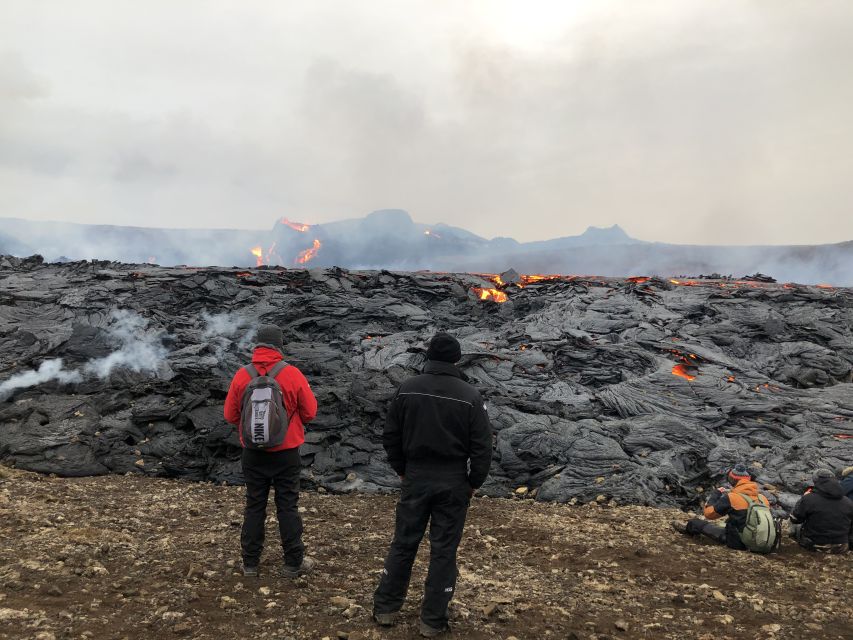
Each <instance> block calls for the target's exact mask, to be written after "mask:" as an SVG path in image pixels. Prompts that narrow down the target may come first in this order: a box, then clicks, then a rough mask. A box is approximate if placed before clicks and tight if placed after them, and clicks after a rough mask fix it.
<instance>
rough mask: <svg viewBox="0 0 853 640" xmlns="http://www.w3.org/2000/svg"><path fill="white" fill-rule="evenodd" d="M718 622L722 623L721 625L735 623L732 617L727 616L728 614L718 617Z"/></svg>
mask: <svg viewBox="0 0 853 640" xmlns="http://www.w3.org/2000/svg"><path fill="white" fill-rule="evenodd" d="M719 620H720V622H722V623H723V624H732V623H733V622H734V621H735V619H734V618H733V617H732V616H730V615H728V614H725V615H722V616H720V617H719Z"/></svg>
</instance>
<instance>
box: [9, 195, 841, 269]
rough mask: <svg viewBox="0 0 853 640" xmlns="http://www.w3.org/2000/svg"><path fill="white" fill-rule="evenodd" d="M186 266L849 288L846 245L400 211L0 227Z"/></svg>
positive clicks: (75, 252)
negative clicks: (697, 237)
mask: <svg viewBox="0 0 853 640" xmlns="http://www.w3.org/2000/svg"><path fill="white" fill-rule="evenodd" d="M3 253H8V254H12V255H19V256H20V255H30V254H34V253H38V254H41V255H42V256H44V257H45V259H47V260H48V261H55V260H57V259H60V258H62V259H71V260H79V259H106V260H119V261H123V262H135V263H142V262H155V263H157V264H162V265H174V264H187V265H195V266H209V265H220V266H246V267H249V266H259V265H270V266H285V267H293V266H306V267H311V266H318V267H331V266H339V267H345V268H351V269H392V270H409V271H414V270H434V271H473V272H500V271H503V270H504V269H506V268H508V267H514V268H515V269H516V270H518V271H521V272H524V273H563V274H571V273H578V274H586V275H604V276H627V275H637V274H640V275H648V274H657V275H663V276H670V275H682V274H690V275H698V274H700V273H714V272H716V273H722V274H733V275H735V276H736V277H737V276H742V275H745V274H750V273H755V272H756V271H761V272H763V273H769V274H771V275H773V276H775V277H776V278H777V279H780V280H785V281H797V282H806V283H807V282H811V283H818V282H830V283H833V284H838V285H845V286H847V285H853V242H843V243H838V244H829V245H815V246H754V247H740V246H738V247H726V246H702V245H676V244H666V243H656V242H647V241H643V240H637V239H636V238H632V237H631V236H630V235H629V234H628V233H627V232H626V231H625V230H624V229H622V228H621V227H620V226H619V225H616V224H614V225H612V226H609V227H595V226H590V227H588V228H587V229H586V231H584V232H583V233H582V234H579V235H576V236H564V237H558V238H553V239H550V240H538V241H533V242H519V241H517V240H515V239H513V238H507V237H496V238H492V239H487V238H483V237H481V236H478V235H477V234H474V233H472V232H470V231H468V230H466V229H463V228H460V227H455V226H451V225H448V224H443V223H439V224H433V225H430V224H424V223H418V222H415V221H414V220H413V219H412V217H411V215H409V213H408V212H406V211H404V210H402V209H382V210H379V211H374V212H373V213H370V214H368V215H367V216H364V217H361V218H350V219H346V220H338V221H334V222H329V223H324V224H317V225H309V224H304V223H302V222H296V221H291V220H288V219H287V218H281V219H279V220H277V221H276V222H275V224H274V225H273V227H272V229H271V230H270V231H253V230H240V229H157V228H143V227H121V226H111V225H85V224H75V223H67V222H44V221H30V220H22V219H18V218H0V254H3Z"/></svg>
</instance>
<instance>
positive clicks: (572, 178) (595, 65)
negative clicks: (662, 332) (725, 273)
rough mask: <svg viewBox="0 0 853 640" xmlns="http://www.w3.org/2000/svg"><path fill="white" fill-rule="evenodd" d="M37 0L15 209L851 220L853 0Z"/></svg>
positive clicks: (743, 228)
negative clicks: (289, 0) (67, 0)
mask: <svg viewBox="0 0 853 640" xmlns="http://www.w3.org/2000/svg"><path fill="white" fill-rule="evenodd" d="M293 4H295V3H293ZM40 6H41V5H40V3H38V2H28V3H23V2H21V3H18V4H17V5H14V4H13V7H12V8H11V9H10V10H9V11H8V13H9V16H10V19H9V20H7V21H5V22H4V25H5V26H0V41H2V42H4V46H5V47H8V48H9V51H8V52H7V53H4V54H2V55H0V116H3V117H2V118H0V215H14V216H22V217H33V218H42V219H45V218H47V219H61V220H74V221H80V222H113V223H120V224H137V225H163V226H181V227H187V226H212V227H223V226H225V227H227V226H237V227H253V228H268V227H270V226H271V224H272V221H273V220H274V219H275V218H276V217H279V216H282V215H286V216H288V217H290V218H291V219H297V220H305V221H307V222H325V221H330V220H333V219H337V218H341V217H352V216H358V215H362V214H364V213H366V212H368V211H370V210H373V209H377V208H381V207H391V206H395V207H403V208H406V209H408V210H409V211H411V212H412V214H413V215H414V217H415V218H416V219H418V220H421V221H424V222H438V221H444V222H448V223H451V224H455V225H459V226H464V227H467V228H469V229H471V230H472V231H475V232H477V233H479V234H481V235H484V236H496V235H502V236H506V235H510V236H515V237H517V238H519V239H523V240H530V239H537V238H545V237H553V236H559V235H569V234H573V233H577V232H579V231H582V230H583V229H584V228H585V227H586V226H587V225H590V224H597V225H609V224H612V223H619V224H620V225H622V226H623V227H624V228H625V229H627V230H628V231H629V232H630V233H631V234H632V235H634V236H636V237H640V238H643V239H648V240H661V241H669V242H684V243H735V244H762V243H817V242H834V241H838V240H844V239H851V238H853V217H852V216H850V215H849V211H848V208H849V205H848V201H849V198H848V195H847V186H846V185H847V182H848V178H847V173H848V169H847V168H848V167H849V166H850V164H851V161H853V123H851V122H850V120H849V116H848V114H849V111H850V108H851V103H853V81H851V80H850V78H853V73H851V72H853V41H851V39H850V38H849V37H848V34H849V30H850V27H851V26H853V5H850V4H849V3H847V2H841V1H828V0H827V1H825V2H819V3H814V2H805V1H795V0H791V1H779V2H774V3H772V4H770V3H765V2H759V1H757V0H756V1H755V2H741V1H734V0H728V1H723V2H712V1H710V0H707V1H702V0H695V1H693V2H683V1H681V0H659V1H657V2H648V3H645V2H644V3H635V2H630V1H628V0H623V1H615V0H614V1H610V2H607V1H602V2H589V3H583V2H580V3H574V4H570V3H557V2H554V3H548V2H543V3H542V4H541V5H535V4H529V3H527V4H524V3H513V2H509V1H507V2H489V3H485V2H471V3H450V2H440V3H435V2H405V3H400V2H390V1H382V2H380V1H379V0H377V1H376V2H371V3H369V4H363V3H346V2H332V1H330V0H329V1H325V0H324V1H318V2H316V3H310V7H309V6H304V7H295V6H277V5H276V6H271V5H269V4H268V3H260V2H258V3H241V4H240V5H236V4H235V5H223V6H220V7H219V8H217V9H214V8H211V7H210V5H209V4H207V3H195V2H187V3H181V5H180V6H176V5H175V4H174V3H165V2H160V3H158V2H153V3H147V4H146V5H145V6H144V7H142V6H141V5H132V4H127V3H114V2H96V1H94V0H93V1H90V2H88V3H86V4H85V5H83V6H84V8H83V9H81V8H80V7H79V6H75V7H73V8H72V7H63V8H57V7H56V5H52V7H54V8H53V9H52V11H51V12H50V14H49V15H50V18H48V17H46V15H48V14H46V13H45V12H43V11H39V7H40ZM522 6H523V7H525V8H523V9H522V8H520V7H522ZM570 6H575V7H578V8H577V9H576V10H574V9H573V10H572V11H574V13H569V9H567V8H566V7H570ZM537 7H538V8H537ZM537 11H539V12H545V13H543V15H542V16H539V15H538V14H537V13H536V12H537ZM548 11H551V12H553V19H552V20H549V19H548V14H547V12H548ZM190 26H192V28H190ZM2 121H5V123H6V124H5V125H4V124H3V122H2Z"/></svg>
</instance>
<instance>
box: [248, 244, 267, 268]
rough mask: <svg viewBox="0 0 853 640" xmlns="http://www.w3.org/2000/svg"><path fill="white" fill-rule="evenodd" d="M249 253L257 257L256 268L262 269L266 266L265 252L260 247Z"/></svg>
mask: <svg viewBox="0 0 853 640" xmlns="http://www.w3.org/2000/svg"><path fill="white" fill-rule="evenodd" d="M249 253H251V254H252V255H253V256H255V262H256V266H258V267H260V266H261V265H262V264H264V250H263V249H262V248H261V247H260V246H257V247H254V248H253V249H250V250H249Z"/></svg>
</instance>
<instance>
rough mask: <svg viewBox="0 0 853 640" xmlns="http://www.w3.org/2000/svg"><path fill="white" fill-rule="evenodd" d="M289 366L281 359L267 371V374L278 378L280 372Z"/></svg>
mask: <svg viewBox="0 0 853 640" xmlns="http://www.w3.org/2000/svg"><path fill="white" fill-rule="evenodd" d="M287 366H288V364H287V363H286V362H285V361H284V360H279V361H278V362H277V363H276V364H275V366H274V367H273V368H272V369H270V370H269V371H267V375H268V376H269V377H270V378H276V377H277V376H278V374H280V373H281V372H282V371H284V370H285V369H286V368H287Z"/></svg>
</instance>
